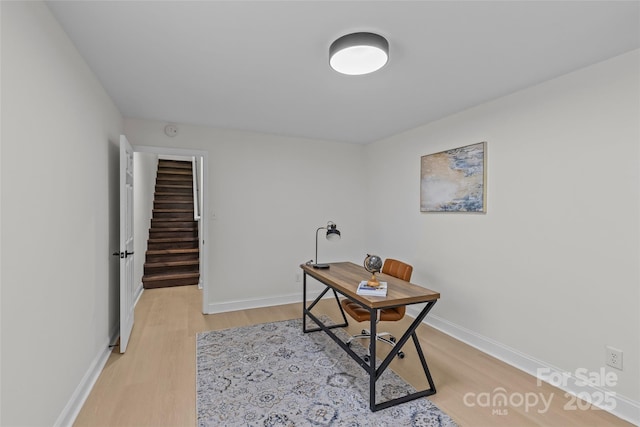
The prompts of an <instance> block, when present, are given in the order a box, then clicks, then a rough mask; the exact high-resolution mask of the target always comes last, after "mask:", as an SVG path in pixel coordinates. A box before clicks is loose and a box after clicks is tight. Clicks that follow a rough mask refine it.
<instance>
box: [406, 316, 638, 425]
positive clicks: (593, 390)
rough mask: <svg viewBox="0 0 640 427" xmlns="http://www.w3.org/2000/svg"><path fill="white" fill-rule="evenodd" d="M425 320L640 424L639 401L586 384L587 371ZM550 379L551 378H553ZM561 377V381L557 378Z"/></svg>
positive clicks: (444, 323) (431, 318) (434, 319)
mask: <svg viewBox="0 0 640 427" xmlns="http://www.w3.org/2000/svg"><path fill="white" fill-rule="evenodd" d="M419 312H420V310H419V308H418V307H416V306H413V307H409V308H408V309H407V315H409V316H412V317H414V318H415V317H416V316H417V315H418V314H419ZM423 323H425V324H427V325H429V326H432V327H434V328H435V329H437V330H439V331H441V332H443V333H445V334H447V335H449V336H451V337H453V338H455V339H457V340H460V341H462V342H464V343H466V344H468V345H470V346H472V347H474V348H477V349H478V350H480V351H482V352H483V353H486V354H488V355H490V356H493V357H495V358H496V359H499V360H501V361H503V362H505V363H507V364H509V365H511V366H513V367H516V368H518V369H520V370H522V371H524V372H526V373H528V374H530V375H532V376H534V377H536V378H539V379H540V380H541V381H544V382H547V383H550V384H552V385H553V386H555V387H558V388H559V389H561V390H563V391H565V392H567V393H570V394H572V395H574V396H578V397H579V398H580V399H583V400H586V401H588V402H589V403H592V404H594V405H596V406H599V407H601V408H602V409H603V410H606V411H608V412H610V413H612V414H613V415H615V416H617V417H619V418H622V419H623V420H625V421H628V422H630V423H633V424H635V425H640V402H636V401H633V400H631V399H628V398H626V397H624V396H620V395H618V394H616V393H615V391H614V390H610V389H607V388H604V387H599V386H594V385H591V384H588V383H586V382H585V381H583V380H584V378H585V376H587V375H588V373H586V374H584V375H582V379H581V378H577V377H576V375H575V374H574V373H567V372H565V371H563V370H561V369H559V368H557V367H555V366H551V365H549V364H548V363H545V362H543V361H541V360H538V359H536V358H534V357H531V356H529V355H527V354H524V353H522V352H519V351H518V350H516V349H513V348H511V347H508V346H506V345H504V344H501V343H499V342H497V341H494V340H491V339H490V338H487V337H485V336H482V335H480V334H478V333H476V332H474V331H471V330H469V329H466V328H463V327H461V326H459V325H456V324H454V323H451V322H449V321H447V320H445V319H442V318H440V317H438V316H435V315H429V316H427V317H426V318H425V320H424V321H423ZM541 372H542V373H544V375H539V373H541ZM547 379H551V381H548V380H547ZM559 379H562V380H561V381H558V380H559ZM488 391H489V390H488Z"/></svg>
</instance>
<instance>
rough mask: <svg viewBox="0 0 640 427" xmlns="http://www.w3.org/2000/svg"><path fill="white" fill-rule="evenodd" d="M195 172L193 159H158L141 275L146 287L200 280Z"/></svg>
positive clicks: (174, 284) (175, 284)
mask: <svg viewBox="0 0 640 427" xmlns="http://www.w3.org/2000/svg"><path fill="white" fill-rule="evenodd" d="M192 174H193V172H192V169H191V162H186V161H176V160H162V159H161V160H158V175H157V177H156V188H155V193H154V201H153V216H152V218H151V228H150V229H149V240H148V241H147V252H146V258H145V263H144V275H143V276H142V283H143V286H144V288H145V289H153V288H164V287H169V286H185V285H197V284H198V281H199V280H200V271H199V267H200V261H199V258H200V250H199V246H198V224H197V222H196V221H195V220H194V219H193V175H192Z"/></svg>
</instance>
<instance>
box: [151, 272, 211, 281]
mask: <svg viewBox="0 0 640 427" xmlns="http://www.w3.org/2000/svg"><path fill="white" fill-rule="evenodd" d="M197 277H200V273H174V274H166V273H159V274H145V275H144V276H142V281H143V282H144V281H149V280H175V279H191V278H197Z"/></svg>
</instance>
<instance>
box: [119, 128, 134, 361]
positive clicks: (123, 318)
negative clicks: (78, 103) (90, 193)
mask: <svg viewBox="0 0 640 427" xmlns="http://www.w3.org/2000/svg"><path fill="white" fill-rule="evenodd" d="M133 184H134V183H133V147H132V146H131V144H130V143H129V141H127V137H126V136H124V135H120V184H119V192H120V243H119V256H120V353H124V352H125V350H126V349H127V344H128V343H129V337H130V336H131V331H132V330H133V322H134V311H135V306H136V301H135V288H134V283H133V266H134V258H133V256H134V255H135V254H134V252H133V241H134V239H135V235H134V231H133Z"/></svg>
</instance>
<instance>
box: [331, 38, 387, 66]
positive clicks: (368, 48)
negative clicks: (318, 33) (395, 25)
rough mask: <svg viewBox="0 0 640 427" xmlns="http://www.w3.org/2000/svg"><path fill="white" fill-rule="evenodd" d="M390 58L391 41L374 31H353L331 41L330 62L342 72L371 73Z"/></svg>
mask: <svg viewBox="0 0 640 427" xmlns="http://www.w3.org/2000/svg"><path fill="white" fill-rule="evenodd" d="M388 60H389V42H387V39H385V38H384V37H382V36H380V35H378V34H374V33H351V34H347V35H344V36H342V37H340V38H339V39H337V40H336V41H334V42H333V43H331V46H330V47H329V64H330V65H331V68H333V69H334V70H336V71H337V72H339V73H342V74H348V75H352V76H357V75H362V74H369V73H372V72H374V71H377V70H379V69H380V68H382V67H383V66H384V65H385V64H386V63H387V61H388Z"/></svg>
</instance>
